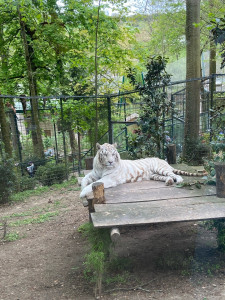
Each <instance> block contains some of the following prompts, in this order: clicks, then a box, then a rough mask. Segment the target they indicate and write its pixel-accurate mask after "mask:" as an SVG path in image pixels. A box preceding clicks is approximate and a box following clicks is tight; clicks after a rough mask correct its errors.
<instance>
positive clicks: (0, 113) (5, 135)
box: [0, 98, 12, 158]
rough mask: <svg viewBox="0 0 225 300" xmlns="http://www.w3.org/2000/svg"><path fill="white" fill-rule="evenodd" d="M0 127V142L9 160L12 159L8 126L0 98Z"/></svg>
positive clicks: (2, 101)
mask: <svg viewBox="0 0 225 300" xmlns="http://www.w3.org/2000/svg"><path fill="white" fill-rule="evenodd" d="M0 126H1V133H2V140H3V143H4V146H5V152H6V154H7V156H8V157H9V158H11V157H12V145H11V138H10V129H9V124H8V122H7V119H6V114H5V107H4V100H3V99H1V98H0Z"/></svg>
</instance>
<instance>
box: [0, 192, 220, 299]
mask: <svg viewBox="0 0 225 300" xmlns="http://www.w3.org/2000/svg"><path fill="white" fill-rule="evenodd" d="M6 217H7V218H6ZM3 218H4V220H7V226H6V229H7V236H8V238H9V239H11V240H12V239H15V240H14V241H11V242H6V241H1V243H0V270H1V271H0V299H2V300H16V299H20V300H28V299H29V300H30V299H35V300H36V299H40V300H45V299H48V300H49V299H51V300H53V299H56V300H63V299H71V300H72V299H73V300H89V299H94V297H93V286H92V284H90V283H88V282H87V281H86V280H85V278H84V276H83V260H84V258H83V256H84V254H85V253H86V252H87V251H88V250H87V249H88V246H87V242H86V241H85V240H84V238H83V237H82V236H81V234H80V233H79V232H78V231H77V229H78V227H79V226H80V225H81V224H83V223H85V222H87V221H88V213H87V209H85V208H83V206H82V203H81V202H80V200H79V191H78V188H77V186H71V187H68V188H62V189H61V190H52V191H50V192H47V193H45V194H43V195H41V196H36V197H33V198H29V199H27V200H26V201H25V202H21V203H17V204H14V205H10V206H9V205H7V206H3V207H1V208H0V219H3ZM0 235H3V230H1V231H0ZM121 235H122V238H121V242H120V244H118V245H116V247H115V253H117V254H118V255H119V256H120V257H123V258H124V257H125V258H129V262H130V265H129V268H128V271H127V272H125V273H122V274H121V280H120V283H119V282H117V283H114V284H112V283H111V284H110V285H107V284H104V286H103V289H104V294H103V296H102V299H104V300H105V299H109V300H116V299H118V300H120V299H131V300H136V299H138V300H139V299H140V300H142V299H143V300H146V299H162V300H164V299H165V300H168V299H185V300H186V299H187V300H189V299H201V300H203V299H204V300H206V299H207V300H209V299H215V300H220V299H221V300H222V299H225V277H224V274H225V256H224V255H223V254H220V253H219V252H217V250H216V246H217V245H216V235H215V232H213V231H211V232H209V231H207V230H206V229H205V228H204V227H203V226H202V224H195V223H176V224H175V223H174V224H164V225H157V226H145V227H137V228H131V229H129V228H125V229H123V230H122V234H121ZM111 276H112V277H111V279H112V278H113V275H111ZM107 291H109V292H107ZM110 291H111V292H110Z"/></svg>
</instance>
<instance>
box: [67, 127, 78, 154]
mask: <svg viewBox="0 0 225 300" xmlns="http://www.w3.org/2000/svg"><path fill="white" fill-rule="evenodd" d="M68 132H69V137H70V147H71V152H72V156H73V158H74V157H75V155H76V149H77V147H78V146H77V141H76V138H75V133H74V130H73V129H71V128H70V129H68Z"/></svg>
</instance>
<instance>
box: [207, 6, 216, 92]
mask: <svg viewBox="0 0 225 300" xmlns="http://www.w3.org/2000/svg"><path fill="white" fill-rule="evenodd" d="M209 5H210V8H212V9H213V7H214V0H210V1H209ZM209 39H210V49H209V75H212V74H216V44H215V42H214V41H213V37H212V36H210V37H209ZM212 85H213V86H212ZM215 88H216V85H215V80H211V82H210V87H209V90H210V91H212V90H213V91H215Z"/></svg>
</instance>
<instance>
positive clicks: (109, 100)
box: [107, 97, 113, 144]
mask: <svg viewBox="0 0 225 300" xmlns="http://www.w3.org/2000/svg"><path fill="white" fill-rule="evenodd" d="M107 107H108V131H109V144H112V143H113V127H112V111H111V98H110V97H107Z"/></svg>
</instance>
